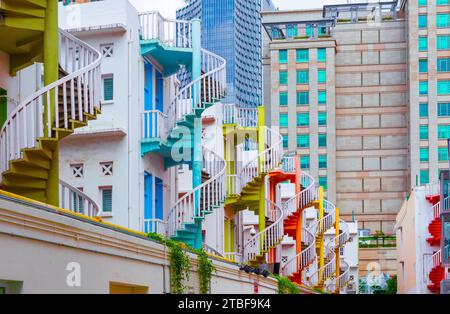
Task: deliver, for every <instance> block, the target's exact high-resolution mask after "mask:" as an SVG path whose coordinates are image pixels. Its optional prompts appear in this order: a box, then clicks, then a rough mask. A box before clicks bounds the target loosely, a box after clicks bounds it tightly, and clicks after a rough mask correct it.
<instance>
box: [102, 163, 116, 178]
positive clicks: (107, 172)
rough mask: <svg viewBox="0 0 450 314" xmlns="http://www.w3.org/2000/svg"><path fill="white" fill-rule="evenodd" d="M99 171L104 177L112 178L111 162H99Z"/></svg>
mask: <svg viewBox="0 0 450 314" xmlns="http://www.w3.org/2000/svg"><path fill="white" fill-rule="evenodd" d="M100 169H101V171H102V174H103V175H104V176H112V175H113V162H112V161H111V162H101V163H100Z"/></svg>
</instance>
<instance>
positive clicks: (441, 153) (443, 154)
mask: <svg viewBox="0 0 450 314" xmlns="http://www.w3.org/2000/svg"><path fill="white" fill-rule="evenodd" d="M438 160H439V161H448V148H447V147H438Z"/></svg>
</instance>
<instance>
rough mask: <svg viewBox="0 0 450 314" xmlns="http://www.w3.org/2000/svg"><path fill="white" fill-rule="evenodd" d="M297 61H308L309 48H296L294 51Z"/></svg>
mask: <svg viewBox="0 0 450 314" xmlns="http://www.w3.org/2000/svg"><path fill="white" fill-rule="evenodd" d="M296 60H297V62H299V63H301V62H309V49H297V51H296Z"/></svg>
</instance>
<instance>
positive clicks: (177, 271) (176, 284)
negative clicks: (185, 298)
mask: <svg viewBox="0 0 450 314" xmlns="http://www.w3.org/2000/svg"><path fill="white" fill-rule="evenodd" d="M167 246H168V247H169V249H170V257H169V259H170V289H171V292H172V293H174V294H183V293H185V290H186V286H185V284H184V283H185V282H186V281H189V276H190V272H191V263H190V258H189V256H188V255H187V254H186V252H185V250H183V248H182V247H181V245H180V244H179V243H176V242H174V241H167Z"/></svg>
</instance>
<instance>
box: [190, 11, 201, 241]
mask: <svg viewBox="0 0 450 314" xmlns="http://www.w3.org/2000/svg"><path fill="white" fill-rule="evenodd" d="M192 50H193V53H192V80H193V81H195V80H197V79H199V78H200V76H201V70H202V68H201V66H202V64H201V58H202V56H201V26H200V20H199V19H193V20H192ZM192 100H193V102H192V106H193V110H194V112H195V113H196V117H195V120H194V136H193V138H194V142H193V158H194V160H193V164H192V188H193V189H195V188H196V187H198V186H200V185H201V184H202V168H203V165H202V161H203V156H202V117H201V113H199V114H197V110H196V108H197V107H198V106H199V104H200V83H198V84H195V85H194V88H193V95H192ZM200 202H201V198H200V193H199V192H198V191H197V192H196V193H195V215H196V216H197V217H199V216H200V215H201V214H202V213H201V212H200V210H201V208H200ZM196 224H197V237H196V241H195V248H196V249H200V248H201V247H202V242H203V239H202V221H201V220H200V219H197V221H196Z"/></svg>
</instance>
